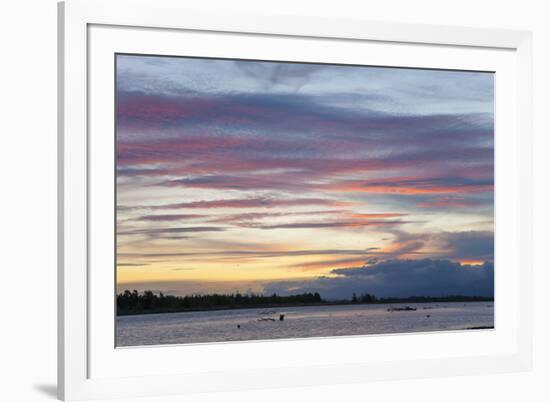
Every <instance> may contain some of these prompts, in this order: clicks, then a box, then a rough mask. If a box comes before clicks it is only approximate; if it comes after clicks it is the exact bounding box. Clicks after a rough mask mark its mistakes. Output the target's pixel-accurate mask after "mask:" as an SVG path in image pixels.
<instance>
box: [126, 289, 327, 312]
mask: <svg viewBox="0 0 550 402" xmlns="http://www.w3.org/2000/svg"><path fill="white" fill-rule="evenodd" d="M322 302H323V300H322V299H321V295H320V294H319V293H317V292H315V293H302V294H298V295H292V296H279V295H277V294H275V293H274V294H272V295H271V296H264V295H262V294H254V293H250V294H240V293H235V294H209V295H200V294H198V295H191V296H183V297H180V296H169V295H164V294H163V293H162V292H160V293H159V294H158V295H157V294H155V293H153V292H152V291H150V290H146V291H145V292H143V293H138V291H137V290H134V291H132V292H130V291H129V290H126V291H124V293H120V294H118V295H117V313H118V315H124V314H139V313H146V312H174V311H192V310H209V309H222V308H244V307H268V306H280V305H310V304H319V303H322Z"/></svg>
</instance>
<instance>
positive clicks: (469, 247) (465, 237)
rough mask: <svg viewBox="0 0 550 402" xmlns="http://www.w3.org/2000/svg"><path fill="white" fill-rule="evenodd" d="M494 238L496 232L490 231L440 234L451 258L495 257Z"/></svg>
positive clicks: (483, 259) (481, 258) (443, 245)
mask: <svg viewBox="0 0 550 402" xmlns="http://www.w3.org/2000/svg"><path fill="white" fill-rule="evenodd" d="M494 239H495V236H494V233H493V232H489V231H466V232H449V233H442V234H441V235H440V236H438V240H439V241H440V243H441V247H442V248H443V249H444V250H445V251H446V255H447V256H448V257H449V258H453V259H461V260H477V261H485V260H489V261H491V260H493V259H494Z"/></svg>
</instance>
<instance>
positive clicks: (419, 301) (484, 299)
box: [116, 296, 494, 329]
mask: <svg viewBox="0 0 550 402" xmlns="http://www.w3.org/2000/svg"><path fill="white" fill-rule="evenodd" d="M475 302H494V298H493V297H477V296H473V297H470V296H456V297H440V298H437V297H419V298H403V299H400V298H387V299H379V300H377V301H373V302H369V303H353V302H351V301H333V302H330V301H323V302H319V303H300V304H299V303H288V304H285V303H274V304H263V305H229V306H215V307H205V308H186V309H167V308H163V309H148V310H141V311H124V312H122V313H121V312H119V311H117V314H116V316H117V317H124V316H133V315H148V314H170V313H193V312H204V311H225V310H244V309H263V308H276V307H280V308H284V307H317V306H350V305H351V306H353V305H355V306H358V305H378V304H406V303H411V304H413V303H414V304H422V303H475ZM491 328H493V327H491ZM467 329H488V328H481V327H480V328H476V327H472V328H467Z"/></svg>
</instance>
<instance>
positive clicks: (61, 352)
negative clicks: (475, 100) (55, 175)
mask: <svg viewBox="0 0 550 402" xmlns="http://www.w3.org/2000/svg"><path fill="white" fill-rule="evenodd" d="M186 35H187V36H189V35H192V36H193V39H194V43H199V44H201V43H203V44H204V45H205V46H204V47H205V49H206V48H207V47H208V46H206V41H204V42H201V40H203V39H201V35H209V37H215V38H216V41H223V40H226V39H224V38H229V39H227V41H229V42H227V43H230V44H233V45H235V46H233V47H231V46H221V47H220V48H219V49H216V48H212V47H211V49H210V50H209V51H215V52H218V53H217V54H218V55H219V54H220V53H219V52H224V53H223V56H226V57H230V56H232V55H233V56H235V57H236V56H239V57H244V56H246V55H247V54H248V55H249V57H251V58H253V56H254V57H257V58H260V59H261V58H262V56H263V55H266V56H265V57H268V56H267V53H266V52H271V53H269V55H270V56H271V57H276V58H277V57H278V58H279V59H280V58H286V59H289V60H298V59H300V58H301V57H304V58H306V59H307V58H308V57H309V58H316V57H317V56H316V55H315V54H314V53H312V52H314V50H311V51H310V53H308V54H304V55H303V56H300V52H299V50H300V49H301V48H300V46H302V49H304V44H303V43H302V42H303V41H308V42H310V43H311V48H312V49H314V48H316V47H318V48H319V50H317V52H318V53H320V52H321V50H322V49H325V50H326V49H329V48H328V47H327V46H332V47H331V48H330V49H331V51H330V52H328V53H329V55H328V56H327V55H326V54H325V55H324V56H323V57H324V58H325V59H326V58H328V59H326V60H329V59H330V61H332V62H338V61H340V62H344V63H345V62H351V61H352V60H351V57H352V56H353V57H357V56H356V55H353V53H354V52H353V50H352V49H354V48H356V47H357V46H367V47H368V48H369V49H370V50H371V51H372V55H373V56H371V57H378V59H376V60H375V64H379V63H383V64H385V65H396V66H398V65H403V66H405V65H407V66H413V67H429V68H459V69H476V68H479V69H484V70H493V71H496V73H497V77H502V78H497V84H496V93H497V97H496V102H497V110H496V119H497V120H496V131H497V134H496V146H495V148H496V151H495V152H496V156H495V158H496V159H495V162H496V190H495V200H496V201H495V204H496V222H497V223H496V232H495V237H496V261H497V269H496V279H495V280H496V285H495V286H496V303H497V304H496V318H495V320H496V325H495V327H496V329H495V330H494V331H489V332H476V331H474V332H468V333H464V332H462V333H460V332H456V333H446V334H433V333H431V334H414V335H392V336H359V337H341V338H338V339H337V338H322V339H309V340H299V341H292V340H291V341H289V340H284V341H264V342H260V341H258V342H252V343H246V344H244V343H241V344H239V343H233V344H210V345H179V346H178V345H175V346H168V347H152V348H133V349H123V350H116V351H115V349H114V347H113V342H114V341H113V339H112V338H113V332H112V325H114V324H112V321H113V316H112V315H107V314H104V313H105V312H106V311H107V312H108V311H109V309H111V310H112V309H114V307H113V305H112V304H113V303H112V299H110V298H109V297H106V298H101V297H100V296H101V295H102V294H106V295H109V294H111V295H112V294H113V293H110V292H112V289H113V286H114V281H113V280H112V279H113V278H112V274H111V276H109V273H110V272H112V271H109V270H106V271H101V270H96V269H91V267H93V266H94V265H93V264H95V263H96V262H95V261H97V260H101V259H102V258H106V259H108V258H109V255H108V254H105V255H101V251H98V250H100V249H101V247H103V249H106V248H111V249H112V244H113V243H112V239H113V237H112V236H111V232H109V231H112V230H113V229H112V226H111V227H109V222H111V223H112V222H113V219H112V212H109V209H110V210H113V209H114V205H112V206H111V204H110V203H111V202H112V198H110V197H111V196H112V193H110V192H109V191H112V190H113V189H112V181H109V176H108V175H109V174H111V175H112V174H113V169H112V165H110V164H109V163H107V162H106V163H105V164H102V165H103V168H102V167H100V164H98V163H96V162H94V161H107V160H109V159H110V157H109V155H112V149H111V148H109V147H110V145H109V144H111V146H112V143H113V141H112V138H113V137H112V135H114V130H110V128H112V127H113V125H112V122H111V121H110V120H109V118H108V117H106V116H107V114H108V111H109V107H111V106H112V99H111V98H110V96H111V95H112V92H113V90H112V89H113V87H112V86H111V85H108V84H107V83H108V82H109V78H108V76H109V74H110V70H109V69H112V66H111V65H110V64H108V63H107V62H105V60H109V57H110V55H112V54H113V53H116V52H119V51H128V50H131V51H136V52H144V53H156V54H167V52H168V54H173V53H174V52H177V49H178V47H183V45H181V44H182V43H185V38H186ZM197 41H198V42H197ZM231 41H232V42H231ZM281 41H286V42H285V43H284V44H283V45H281V44H279V42H281ZM291 42H292V43H293V45H292V46H287V45H289V44H290V43H291ZM161 43H162V45H161ZM264 44H269V46H265V45H264ZM237 47H238V49H240V50H239V52H249V53H240V54H239V55H237V54H235V53H236V52H237V51H236V50H235V49H236V48H237ZM323 47H324V48H323ZM531 47H532V39H531V34H530V33H529V32H524V31H508V30H494V29H479V28H461V27H460V28H459V27H445V26H429V25H410V24H399V23H385V22H384V23H382V22H366V21H361V20H349V21H348V20H321V19H312V18H307V17H298V16H276V15H240V14H239V15H238V14H234V15H233V14H232V15H228V14H227V13H223V14H222V13H212V12H204V11H199V10H190V9H187V8H185V6H184V5H183V4H182V2H181V1H177V0H157V1H151V0H134V1H130V0H110V1H109V0H96V1H93V0H68V1H66V2H64V3H60V4H59V49H60V51H59V183H60V184H59V230H58V233H59V280H58V285H59V311H58V316H59V319H58V325H59V327H58V337H59V342H58V356H59V361H58V370H59V372H58V390H59V391H58V392H59V397H60V398H61V399H64V400H81V399H95V398H115V397H144V396H161V395H170V394H183V393H195V392H208V391H231V390H240V389H258V388H269V387H289V386H305V385H317V384H330V383H351V382H362V381H368V380H379V379H398V378H414V377H430V376H441V375H461V374H472V373H497V372H509V371H519V370H529V369H530V367H531V360H532V341H531V311H532V309H531V243H532V240H531V225H532V215H531V214H532V207H531V177H532V172H531V108H532V107H531V85H532V84H531V80H532V75H531ZM285 48H286V50H285ZM277 49H279V50H277ZM293 49H294V50H293ZM396 50H399V52H396ZM188 51H189V50H188ZM205 51H206V50H205ZM277 51H278V52H284V51H286V52H287V55H286V56H285V54H284V53H278V54H275V55H274V52H277ZM197 52H200V50H197V48H196V47H195V50H194V54H196V53H197ZM292 52H294V53H292ZM184 53H185V52H184ZM324 53H327V52H324ZM413 55H414V60H413ZM319 57H320V56H319ZM347 57H350V60H347V59H346V58H347ZM325 59H323V60H325ZM308 60H309V59H308ZM354 60H356V59H354ZM373 60H374V59H373ZM112 76H113V74H111V78H110V79H112ZM109 93H111V95H109ZM499 93H500V95H499ZM503 94H504V95H507V96H505V98H506V99H507V100H506V101H502V102H499V96H501V97H502V95H503ZM499 108H500V109H499ZM499 119H502V120H499ZM503 177H506V178H507V179H506V180H503V179H502V178H503ZM98 178H99V180H98ZM103 178H104V179H105V180H102V179H103ZM499 178H500V179H499ZM103 182H107V183H110V184H109V185H108V186H105V188H104V189H103V188H101V187H102V186H103V184H101V183H103ZM96 189H97V190H96ZM102 200H103V201H102ZM105 200H106V201H105ZM499 217H500V218H499ZM105 222H106V223H105ZM101 243H103V246H102V245H101ZM91 244H93V245H94V246H93V247H91ZM98 244H99V246H96V245H98ZM94 247H95V248H94ZM111 251H112V250H111ZM499 253H500V255H499ZM520 262H521V263H520ZM499 264H500V265H499ZM109 269H112V267H111V268H109ZM499 270H500V272H502V274H499ZM100 271H101V272H100ZM109 278H110V279H109ZM107 282H108V283H107ZM111 312H112V311H111ZM450 344H452V345H453V348H452V351H448V349H449V347H448V346H449V345H450ZM357 348H361V350H362V351H364V352H363V353H351V352H352V351H354V350H357ZM320 351H323V353H320ZM346 352H350V353H346ZM260 354H261V355H262V356H264V359H263V360H262V362H260V361H259V359H258V358H257V356H258V355H260ZM392 354H393V355H392ZM216 356H217V358H216ZM265 356H268V357H269V358H268V359H266V358H265ZM182 357H185V358H186V360H187V361H192V362H193V363H194V364H193V366H194V369H191V368H189V367H185V365H182V364H181V361H182ZM215 358H216V359H217V360H216V368H215V369H212V364H213V362H214V359H215ZM138 361H141V362H143V361H145V362H149V363H150V367H153V369H148V370H145V371H144V370H142V369H139V368H137V365H136V362H138ZM235 361H240V363H239V364H235ZM159 362H162V363H163V365H162V367H161V368H159V364H158V363H159ZM178 362H179V363H178ZM224 362H225V363H224ZM228 362H231V365H229V364H228ZM305 367H307V370H304V368H305Z"/></svg>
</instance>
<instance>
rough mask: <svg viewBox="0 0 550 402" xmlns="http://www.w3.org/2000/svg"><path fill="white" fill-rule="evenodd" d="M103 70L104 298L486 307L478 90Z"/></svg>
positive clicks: (403, 76) (481, 90) (303, 69)
mask: <svg viewBox="0 0 550 402" xmlns="http://www.w3.org/2000/svg"><path fill="white" fill-rule="evenodd" d="M116 64H117V69H116V95H117V96H116V168H117V178H116V180H117V268H116V269H117V289H118V291H123V290H125V289H130V290H131V289H137V290H139V291H143V290H152V291H155V292H159V291H162V292H164V293H165V294H174V295H187V294H197V293H202V294H206V293H216V292H217V293H233V292H241V293H245V292H257V293H265V294H272V293H277V294H296V293H302V292H306V291H308V292H309V291H318V292H319V293H320V294H321V296H322V297H324V298H327V299H340V298H349V297H351V294H352V293H353V292H355V293H358V294H361V293H366V292H367V293H371V294H375V295H376V296H378V297H405V296H448V295H478V296H490V295H492V294H493V278H494V261H493V260H494V246H493V243H494V207H493V190H494V174H493V172H494V155H493V154H494V152H493V151H494V77H493V74H492V73H485V72H466V71H445V70H423V69H404V68H387V67H369V66H344V65H329V64H305V63H284V62H267V61H246V60H221V59H204V58H185V57H153V56H140V55H117V60H116Z"/></svg>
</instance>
